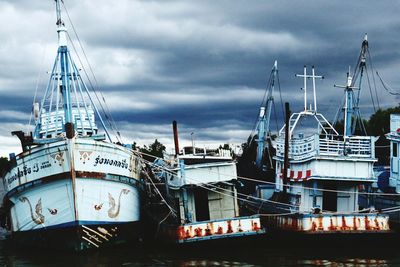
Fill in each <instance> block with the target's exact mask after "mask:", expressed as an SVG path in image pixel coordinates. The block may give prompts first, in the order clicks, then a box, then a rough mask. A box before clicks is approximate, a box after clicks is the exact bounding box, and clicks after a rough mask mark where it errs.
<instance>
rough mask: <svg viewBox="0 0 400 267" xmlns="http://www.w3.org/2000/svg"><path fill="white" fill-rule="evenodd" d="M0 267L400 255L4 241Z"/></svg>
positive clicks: (378, 260)
mask: <svg viewBox="0 0 400 267" xmlns="http://www.w3.org/2000/svg"><path fill="white" fill-rule="evenodd" d="M299 247H301V246H299ZM0 266H57V267H61V266H400V253H398V249H397V248H393V249H392V248H391V249H388V248H368V249H362V250H357V249H349V248H347V249H318V250H316V249H307V248H301V249H299V248H290V249H273V248H268V249H267V248H258V249H256V250H254V249H251V250H249V249H248V248H237V249H236V250H235V251H233V252H229V251H223V252H220V251H218V249H213V251H204V250H202V251H200V250H191V251H177V250H168V251H166V250H165V249H160V248H159V249H149V248H146V249H144V248H142V249H138V248H132V247H121V248H114V249H110V250H101V251H90V252H84V253H72V252H54V251H49V250H27V249H21V248H15V247H13V246H12V245H10V244H9V242H8V241H4V240H3V241H0Z"/></svg>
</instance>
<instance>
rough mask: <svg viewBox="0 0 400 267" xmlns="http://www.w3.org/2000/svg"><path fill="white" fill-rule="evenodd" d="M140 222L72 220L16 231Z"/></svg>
mask: <svg viewBox="0 0 400 267" xmlns="http://www.w3.org/2000/svg"><path fill="white" fill-rule="evenodd" d="M139 222H140V221H127V222H107V221H72V222H67V223H62V224H57V225H52V226H48V227H43V228H38V229H32V230H26V231H16V232H17V233H23V232H36V231H46V230H52V229H65V228H71V227H77V226H82V225H122V224H129V223H139ZM16 232H14V233H16Z"/></svg>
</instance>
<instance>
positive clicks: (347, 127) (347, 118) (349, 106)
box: [334, 70, 358, 136]
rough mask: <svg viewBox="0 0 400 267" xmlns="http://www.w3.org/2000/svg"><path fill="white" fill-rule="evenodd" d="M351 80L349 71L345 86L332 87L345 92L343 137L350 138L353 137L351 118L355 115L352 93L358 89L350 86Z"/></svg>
mask: <svg viewBox="0 0 400 267" xmlns="http://www.w3.org/2000/svg"><path fill="white" fill-rule="evenodd" d="M352 84H353V78H352V77H351V76H350V70H349V72H348V73H347V84H346V86H343V85H334V87H338V88H344V91H345V102H344V107H343V109H344V133H343V135H344V136H352V135H353V116H354V113H355V107H356V106H354V91H353V89H358V87H354V86H352Z"/></svg>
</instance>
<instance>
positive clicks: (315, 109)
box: [296, 66, 324, 113]
mask: <svg viewBox="0 0 400 267" xmlns="http://www.w3.org/2000/svg"><path fill="white" fill-rule="evenodd" d="M296 77H303V78H304V111H312V112H314V113H316V112H317V93H316V89H315V79H323V78H324V76H319V75H315V69H314V66H312V74H311V75H308V74H307V66H304V74H296ZM308 78H311V79H312V83H313V97H314V110H312V106H311V103H310V109H307V79H308Z"/></svg>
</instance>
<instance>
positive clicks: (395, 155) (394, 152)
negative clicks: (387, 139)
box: [392, 143, 397, 157]
mask: <svg viewBox="0 0 400 267" xmlns="http://www.w3.org/2000/svg"><path fill="white" fill-rule="evenodd" d="M392 156H393V157H397V143H392Z"/></svg>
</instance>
